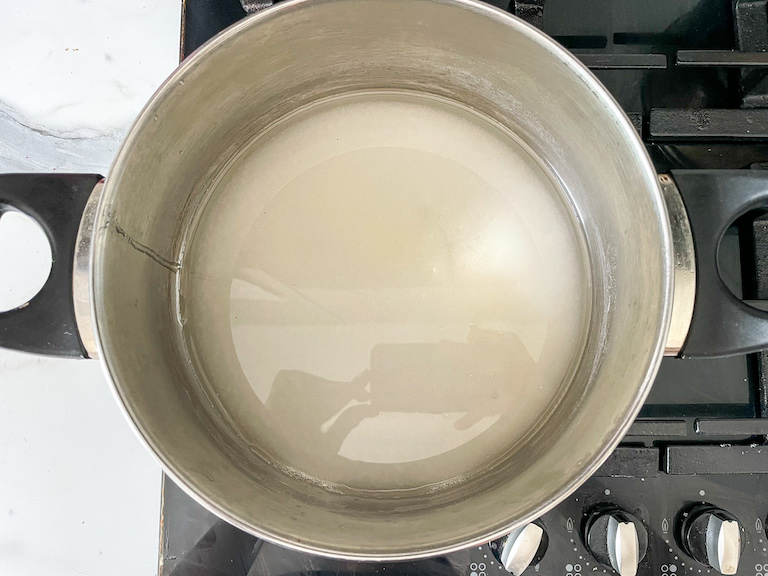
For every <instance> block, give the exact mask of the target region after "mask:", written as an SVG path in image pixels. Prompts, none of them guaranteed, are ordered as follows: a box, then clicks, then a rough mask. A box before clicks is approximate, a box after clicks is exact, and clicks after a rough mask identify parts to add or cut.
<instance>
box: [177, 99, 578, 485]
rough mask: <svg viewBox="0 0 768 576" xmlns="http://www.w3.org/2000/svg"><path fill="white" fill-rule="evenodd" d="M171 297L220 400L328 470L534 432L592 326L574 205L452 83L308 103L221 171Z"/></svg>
mask: <svg viewBox="0 0 768 576" xmlns="http://www.w3.org/2000/svg"><path fill="white" fill-rule="evenodd" d="M179 289H180V293H179V313H180V317H181V319H182V322H183V328H182V331H183V340H184V343H185V346H186V349H187V352H188V354H189V358H190V364H191V366H192V367H193V370H194V372H195V374H196V376H197V378H198V380H199V382H200V383H201V386H202V390H203V391H204V395H205V397H206V398H207V401H208V402H210V405H211V406H212V409H213V411H214V413H216V414H219V415H223V417H224V420H225V421H226V422H227V426H228V427H229V428H230V429H231V430H232V431H234V432H235V433H236V434H237V435H238V436H240V437H241V438H242V439H243V440H244V441H245V442H246V443H247V444H248V445H250V446H251V447H253V449H254V450H255V451H256V452H258V453H259V454H262V455H263V456H264V457H266V458H268V459H269V460H270V461H272V462H273V463H274V464H275V465H276V466H280V467H281V468H283V469H284V470H285V471H287V472H289V473H292V474H295V475H299V476H301V477H305V478H308V479H313V480H315V481H317V482H320V483H322V484H324V485H327V486H335V487H336V488H342V489H343V488H344V487H350V488H354V489H362V490H398V489H410V488H417V487H423V486H440V485H442V484H445V483H451V482H455V481H460V480H461V479H462V478H465V477H467V476H468V475H471V474H473V473H475V472H477V471H479V470H482V469H483V468H485V467H487V466H488V465H489V464H491V463H492V462H494V461H496V460H497V459H498V458H499V457H501V456H502V455H503V454H504V453H506V452H507V451H509V450H510V449H512V448H514V447H515V446H516V445H518V444H519V443H520V442H521V441H522V440H523V439H524V438H525V437H526V436H527V435H529V434H531V433H534V432H535V429H536V426H537V423H540V422H541V421H542V420H543V418H544V416H545V415H546V413H547V412H548V411H549V410H551V409H552V407H553V406H554V405H555V403H556V402H557V401H558V398H559V397H560V396H561V395H562V393H563V390H564V388H565V387H566V386H567V385H568V384H569V379H570V376H571V374H572V372H573V370H574V367H575V362H576V360H577V359H578V357H579V354H580V352H581V350H582V348H583V344H584V336H585V332H586V327H587V319H588V316H589V303H590V299H591V296H590V284H589V273H588V266H587V258H586V250H585V246H584V240H583V236H582V234H581V232H580V228H579V225H578V223H577V219H576V218H575V215H574V212H573V210H572V209H571V207H570V205H569V204H568V202H567V200H566V197H565V195H564V194H563V191H562V190H561V189H560V187H559V184H558V183H557V181H556V179H554V178H553V177H552V175H551V174H550V173H549V172H548V170H547V169H546V168H545V167H544V166H543V165H542V164H541V163H540V162H539V161H538V160H537V159H536V158H535V157H534V156H533V155H532V154H531V153H530V152H529V151H528V149H527V148H526V147H524V146H523V145H522V144H521V143H520V142H519V141H518V140H517V139H516V138H515V137H513V136H512V135H511V134H510V133H508V132H507V131H505V130H503V129H502V128H501V127H499V126H498V125H496V124H495V123H493V122H491V121H489V120H487V119H485V118H483V117H481V116H479V115H477V114H476V113H474V112H472V111H470V110H469V109H466V108H464V107H461V106H459V105H458V104H455V103H451V102H448V101H445V100H441V99H436V98H432V97H426V96H419V95H414V94H409V93H392V92H388V93H384V92H377V93H373V92H372V93H359V94H355V95H347V96H344V97H337V98H334V99H329V100H326V101H323V102H320V103H317V104H314V105H312V106H310V107H307V108H305V109H302V110H300V111H298V112H297V113H295V114H293V115H291V116H290V117H288V118H286V119H284V120H283V121H281V122H279V123H278V124H276V125H275V126H273V127H272V128H270V129H269V130H268V131H266V132H265V133H264V134H261V135H260V136H259V137H258V138H257V139H255V140H254V141H253V142H252V143H251V145H250V146H249V147H248V148H247V149H246V150H244V151H243V153H241V154H240V155H239V156H238V157H237V158H235V159H234V160H233V161H232V162H231V163H230V164H229V165H228V166H227V168H226V169H225V170H223V172H222V174H221V176H220V178H219V179H218V180H217V183H216V185H215V187H214V188H213V189H212V191H211V193H210V196H209V198H208V200H207V202H206V203H205V204H204V206H203V208H202V209H201V211H200V213H199V215H198V218H197V222H196V227H195V228H194V231H193V233H192V234H191V235H190V237H189V238H188V240H187V245H186V248H185V252H184V257H183V262H182V272H181V278H180V282H179Z"/></svg>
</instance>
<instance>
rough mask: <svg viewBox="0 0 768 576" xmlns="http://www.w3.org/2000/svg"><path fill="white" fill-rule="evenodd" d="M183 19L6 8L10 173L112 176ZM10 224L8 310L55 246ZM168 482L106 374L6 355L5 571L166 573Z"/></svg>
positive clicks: (0, 523) (1, 264)
mask: <svg viewBox="0 0 768 576" xmlns="http://www.w3.org/2000/svg"><path fill="white" fill-rule="evenodd" d="M180 9H181V0H155V1H153V2H148V1H144V0H38V1H37V2H19V1H18V0H0V15H2V16H0V53H2V57H0V78H1V79H2V80H1V81H0V172H14V171H15V172H18V171H26V172H31V171H36V172H48V171H62V172H74V171H78V172H100V173H102V174H104V173H106V171H107V169H108V167H109V164H110V162H111V161H112V158H113V156H114V154H115V151H116V150H117V147H118V146H119V143H120V140H121V138H122V137H123V135H124V134H125V132H126V131H127V129H128V127H129V126H130V123H131V121H132V119H133V117H134V116H135V115H136V114H137V113H138V111H139V109H140V108H141V106H142V105H143V104H144V102H145V101H146V100H147V99H148V98H149V96H150V95H151V94H152V92H153V91H154V90H155V89H156V88H157V87H158V85H159V84H160V83H161V82H162V81H163V79H164V78H165V77H166V76H167V75H168V74H169V73H170V72H171V71H172V70H173V68H174V67H175V66H176V63H177V60H178V51H179V48H178V45H179V22H180ZM2 220H4V222H2V223H0V310H6V309H8V308H11V307H14V306H16V305H18V304H20V303H22V302H21V301H19V299H22V301H23V299H24V298H25V294H26V295H27V296H28V295H29V292H30V291H31V292H32V293H34V291H35V288H36V283H38V284H39V282H41V280H40V278H41V274H42V279H43V280H44V278H45V276H46V275H47V268H45V265H46V263H45V261H44V260H43V263H42V264H41V263H40V259H41V257H47V255H46V252H47V251H48V247H47V245H46V244H45V242H43V244H42V245H41V244H40V243H39V242H36V241H35V240H36V238H37V239H39V236H36V235H39V234H40V233H41V232H40V231H38V230H36V228H35V227H34V226H30V225H29V223H28V222H25V221H24V220H23V219H19V218H9V217H7V215H6V217H3V219H2ZM48 253H49V252H48ZM41 266H43V268H41ZM41 270H42V272H41ZM160 478H161V474H160V468H159V466H158V465H157V464H156V463H155V461H154V460H153V459H152V457H151V456H150V455H149V453H148V452H147V451H146V450H145V449H144V448H143V447H142V445H141V444H140V442H139V440H138V439H137V438H136V437H135V436H134V435H133V433H132V432H131V430H130V429H129V427H128V425H127V423H125V421H124V420H123V417H122V415H121V414H120V412H119V410H118V408H117V406H116V404H115V402H114V400H113V398H112V395H111V391H110V389H109V387H108V384H107V382H106V380H105V378H104V376H103V375H102V373H101V369H100V366H99V365H98V363H96V362H95V361H73V360H61V359H50V358H43V357H38V356H32V355H27V354H21V353H16V352H10V351H6V350H0V574H2V575H3V576H42V575H46V576H49V575H52V574H55V575H57V576H70V575H72V576H75V575H83V574H87V575H99V576H101V575H104V576H107V575H108V576H123V575H125V576H128V575H130V576H152V575H153V574H156V572H157V560H158V555H157V554H158V534H159V526H158V523H159V506H160Z"/></svg>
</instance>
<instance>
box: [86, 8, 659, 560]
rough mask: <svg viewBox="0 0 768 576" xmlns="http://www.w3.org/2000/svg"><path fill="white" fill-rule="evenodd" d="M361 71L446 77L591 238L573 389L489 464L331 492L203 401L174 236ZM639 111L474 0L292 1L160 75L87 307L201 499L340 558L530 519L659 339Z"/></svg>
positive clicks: (136, 408)
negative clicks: (248, 150) (634, 113)
mask: <svg viewBox="0 0 768 576" xmlns="http://www.w3.org/2000/svg"><path fill="white" fill-rule="evenodd" d="M362 89H400V90H410V91H418V92H426V93H430V94H433V95H437V96H442V97H445V98H449V99H452V100H455V101H458V102H461V103H464V104H467V105H469V106H471V107H472V108H474V109H475V110H477V111H479V112H481V113H482V114H484V115H486V116H487V117H489V118H492V119H494V120H496V121H498V122H500V123H501V124H503V125H504V126H506V127H507V128H508V129H509V130H511V131H513V132H514V133H515V134H516V135H518V136H519V137H520V138H521V139H522V140H523V141H524V142H525V143H526V144H527V145H528V146H529V147H530V148H531V149H532V150H533V151H534V153H535V154H536V155H538V156H539V157H540V158H541V159H542V160H543V161H544V162H545V163H546V164H547V165H548V166H549V169H550V170H551V171H552V173H553V174H554V175H555V176H556V178H557V179H558V180H559V181H560V183H561V184H562V186H563V188H564V189H565V190H566V191H567V194H568V195H569V197H570V200H571V202H572V204H573V207H574V209H575V211H576V212H577V213H578V215H579V217H580V219H581V223H582V225H583V233H584V236H585V237H586V241H587V244H588V249H589V258H590V263H591V274H592V283H593V303H592V315H591V319H590V332H589V337H588V341H587V343H586V346H585V350H584V354H583V358H582V361H581V363H580V364H579V366H578V368H577V370H576V373H575V375H574V378H573V380H572V382H571V383H570V385H569V386H567V387H566V388H564V393H563V397H562V398H561V399H560V401H559V403H558V404H557V406H556V407H554V409H553V410H552V411H551V412H550V413H549V414H548V415H547V417H546V418H545V420H544V421H542V422H541V424H540V427H539V428H538V429H537V430H536V433H535V434H532V435H531V436H530V437H529V438H527V439H526V441H525V443H524V444H523V445H521V446H518V447H517V448H516V449H515V450H512V451H510V454H509V456H508V458H506V459H505V460H503V461H501V462H498V463H497V465H496V466H495V467H494V468H493V469H492V470H488V471H487V473H485V474H482V475H480V476H477V477H475V478H473V479H471V480H468V481H467V482H464V483H459V484H457V485H454V486H451V487H446V488H444V489H442V490H439V491H436V492H432V493H429V494H425V493H409V494H404V495H399V496H397V497H394V496H392V495H381V494H369V495H363V494H360V493H344V492H335V491H329V490H327V489H326V488H325V487H323V486H320V485H313V484H311V483H308V482H305V481H303V480H302V479H301V478H296V477H292V476H290V475H287V474H285V473H283V472H281V471H280V470H278V469H277V468H276V467H273V466H271V465H270V464H269V463H267V462H265V461H264V460H263V459H261V458H259V457H258V456H257V455H255V454H253V453H252V452H251V451H250V450H249V449H248V447H247V446H246V445H245V444H244V443H243V442H242V440H241V439H239V438H238V437H237V435H236V434H232V433H231V430H229V428H228V427H227V426H226V425H225V424H224V423H223V422H222V420H221V419H220V418H219V417H218V416H217V412H216V410H215V409H214V408H212V407H211V406H210V405H207V402H206V399H205V395H204V394H201V393H200V390H199V387H198V386H197V384H196V383H195V378H194V374H193V373H192V371H193V367H192V366H191V365H190V363H189V361H188V359H187V358H186V356H185V355H184V354H183V353H182V348H183V347H182V345H181V342H180V338H179V333H180V326H179V322H178V313H177V312H178V310H177V305H178V303H177V302H176V299H175V293H176V289H177V282H178V274H179V266H180V263H181V251H182V247H183V239H184V237H185V234H186V231H187V227H188V226H189V225H190V223H191V222H192V221H193V220H194V217H195V215H196V213H197V210H198V208H199V207H200V206H201V204H202V203H203V201H204V199H205V198H206V197H207V194H208V193H209V192H210V189H211V187H212V185H213V183H214V182H215V181H216V178H217V176H218V174H219V171H220V169H221V167H222V166H223V165H224V164H226V163H228V162H230V161H231V160H232V158H234V157H235V156H236V155H237V153H238V152H239V151H240V150H241V149H242V148H243V147H244V146H245V145H247V144H248V143H249V142H251V141H252V140H253V138H254V136H255V135H256V134H258V133H260V132H261V131H262V130H263V129H264V128H265V127H266V126H268V125H270V124H271V123H272V122H274V121H275V120H276V119H278V118H280V117H282V116H284V115H285V114H287V113H288V112H291V111H292V110H295V109H296V108H297V107H299V106H302V105H304V104H307V103H310V102H313V101H316V100H318V99H319V98H323V97H327V96H331V95H334V94H342V93H346V92H350V91H356V90H362ZM632 130H633V129H632V127H631V125H630V124H629V123H628V121H627V120H626V118H624V117H623V115H622V113H621V112H620V111H619V110H618V108H617V107H616V106H615V105H614V104H613V103H612V102H611V101H610V100H609V98H608V97H607V96H606V95H605V93H604V91H603V90H602V88H600V87H599V85H598V83H597V81H596V80H595V79H594V78H593V77H592V76H591V75H590V74H589V73H588V72H587V71H586V70H585V69H583V68H581V67H580V66H578V65H576V64H575V63H574V62H573V61H572V60H571V57H570V56H568V55H567V54H566V53H565V52H564V51H562V50H560V49H559V48H557V47H556V46H555V45H554V44H552V43H551V42H549V41H548V40H546V39H545V38H544V37H543V36H542V35H540V34H539V33H538V32H537V31H535V30H533V29H531V28H529V27H528V26H526V25H524V24H523V23H521V22H520V21H517V20H515V19H513V18H512V17H510V16H508V15H506V14H502V13H501V12H497V11H495V10H493V9H491V8H489V7H484V6H480V5H477V4H474V3H465V2H453V1H435V0H377V1H374V0H335V1H333V2H331V1H318V2H287V3H285V4H281V5H280V6H279V7H278V8H275V9H271V10H269V11H267V12H265V13H263V14H259V15H256V16H254V17H251V18H249V19H246V20H245V21H243V22H242V23H239V24H237V25H235V27H233V28H232V29H230V30H228V31H226V32H225V33H223V35H221V36H219V37H218V38H216V39H214V40H213V41H212V43H210V44H209V45H207V46H205V47H204V48H202V49H201V50H200V51H199V53H197V54H195V55H193V56H192V57H191V58H189V59H188V61H186V62H185V64H184V65H183V66H182V67H181V68H180V69H179V70H178V71H177V72H176V73H174V75H173V76H172V77H171V78H170V79H169V81H168V82H167V83H166V84H165V85H164V86H163V87H162V88H161V89H160V90H159V91H158V93H157V94H156V95H155V97H154V98H153V99H152V101H151V102H150V104H149V105H148V107H147V108H146V109H145V110H144V111H143V113H142V114H141V116H140V118H139V119H138V121H137V123H136V125H135V126H134V127H133V129H132V130H131V132H130V134H129V136H128V138H127V140H126V142H125V144H124V146H123V147H122V149H121V151H120V153H119V155H118V158H117V160H116V162H115V164H114V166H113V169H112V171H111V173H110V175H109V178H108V182H107V187H106V188H105V191H104V195H103V200H102V203H101V205H100V209H99V220H98V222H99V224H98V230H99V233H98V236H97V239H96V243H95V250H94V262H93V296H94V301H95V318H96V324H97V328H98V332H99V336H100V339H101V347H102V353H103V358H104V362H105V364H106V367H107V369H108V371H109V373H110V374H111V376H112V378H113V380H114V382H115V386H116V389H117V392H118V395H119V397H120V399H121V401H122V402H123V404H124V405H125V407H126V410H127V412H128V415H129V416H130V418H131V419H132V420H133V422H134V423H135V425H136V427H137V428H138V430H139V432H140V434H141V435H142V436H143V438H144V439H145V440H146V441H147V443H148V444H149V445H150V447H151V448H152V450H153V451H154V452H155V453H156V454H157V456H158V457H159V459H160V460H161V462H162V463H163V465H164V466H165V467H166V469H167V470H168V471H169V472H170V473H171V474H172V475H173V476H174V477H175V478H176V479H178V480H180V481H181V483H182V484H183V485H185V486H186V487H187V489H189V490H190V491H191V492H192V493H193V494H194V495H196V497H197V498H198V499H200V500H201V501H202V502H203V503H205V504H206V505H207V506H209V507H210V508H211V509H213V510H214V511H215V512H217V513H219V514H220V515H222V516H224V517H225V518H227V519H229V520H231V521H233V522H235V523H236V524H238V525H240V526H241V527H243V528H245V529H248V530H250V531H252V532H255V533H258V534H260V535H262V536H266V537H268V538H270V539H272V540H275V541H278V542H281V543H284V544H287V545H291V546H297V547H301V548H304V549H308V550H315V551H318V552H322V553H335V554H339V555H343V556H347V557H361V558H377V557H378V558H380V557H384V556H387V557H405V556H409V555H426V554H430V553H437V552H439V551H444V550H448V549H451V548H456V547H460V546H462V545H465V544H469V543H472V542H477V541H480V540H482V539H487V538H489V537H490V536H493V535H497V534H499V533H501V532H502V531H503V530H505V529H507V528H509V527H510V526H512V525H515V524H519V523H520V522H522V521H524V520H528V519H531V518H532V517H535V516H536V515H537V514H538V513H540V512H542V511H543V509H544V508H546V507H548V506H550V505H553V504H554V502H555V501H556V500H557V499H559V498H561V497H563V496H564V495H565V494H566V493H567V490H568V489H569V488H572V487H575V485H576V483H577V482H578V481H580V480H582V479H584V476H585V474H587V473H588V472H589V471H590V470H592V469H594V467H596V466H597V465H598V464H599V462H600V461H601V459H602V458H603V457H605V456H606V455H607V454H608V453H609V451H610V450H611V449H612V447H613V446H614V445H615V444H616V443H617V442H618V441H619V439H620V438H621V436H622V434H623V431H624V430H625V428H626V426H627V425H628V423H629V421H630V420H631V419H632V418H633V416H634V415H635V414H636V412H637V410H639V407H640V405H641V404H642V401H643V399H644V397H645V395H646V394H647V392H648V389H649V386H650V383H651V381H652V377H653V374H654V372H655V365H656V363H657V361H658V360H659V358H660V352H661V348H663V340H664V337H665V334H666V322H667V320H666V317H667V315H668V310H669V306H670V294H669V288H670V277H669V274H670V272H669V270H670V254H669V252H670V248H669V245H668V242H669V240H668V237H667V234H668V232H667V224H666V219H665V218H666V217H665V213H664V208H663V205H662V203H661V199H660V195H659V192H658V190H657V185H656V182H655V175H654V173H653V171H652V168H651V167H650V163H649V162H648V160H647V158H646V156H645V152H644V150H643V149H642V145H641V144H640V143H639V141H638V139H637V137H636V136H635V135H634V133H633V132H632Z"/></svg>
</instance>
